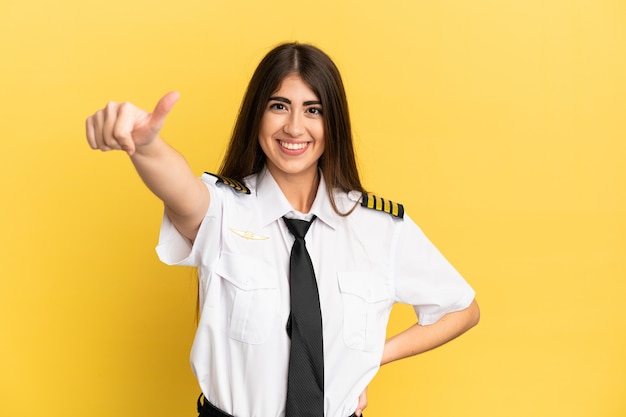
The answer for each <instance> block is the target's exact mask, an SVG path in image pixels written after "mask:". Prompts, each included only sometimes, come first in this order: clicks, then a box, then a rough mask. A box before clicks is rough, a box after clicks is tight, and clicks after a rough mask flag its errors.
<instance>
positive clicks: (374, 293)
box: [337, 272, 389, 303]
mask: <svg viewBox="0 0 626 417" xmlns="http://www.w3.org/2000/svg"><path fill="white" fill-rule="evenodd" d="M337 274H338V280H339V288H340V290H341V292H342V293H344V294H352V295H356V296H357V297H359V298H361V299H363V300H364V301H366V302H368V303H377V302H379V301H384V300H387V299H389V290H388V288H387V285H386V284H385V277H384V276H382V275H380V274H375V273H372V272H338V273H337Z"/></svg>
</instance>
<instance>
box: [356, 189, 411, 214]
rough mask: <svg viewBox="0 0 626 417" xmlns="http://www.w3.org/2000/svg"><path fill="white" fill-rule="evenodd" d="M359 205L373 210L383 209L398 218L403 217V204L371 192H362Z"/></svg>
mask: <svg viewBox="0 0 626 417" xmlns="http://www.w3.org/2000/svg"><path fill="white" fill-rule="evenodd" d="M361 205H362V206H363V207H367V208H371V209H374V210H379V211H384V212H385V213H389V214H391V215H392V216H393V217H398V218H400V219H402V218H403V217H404V206H403V205H402V204H400V203H394V202H393V201H390V200H385V199H384V198H380V197H376V196H375V195H374V194H372V193H367V194H363V197H362V198H361Z"/></svg>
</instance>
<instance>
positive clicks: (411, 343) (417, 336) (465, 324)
mask: <svg viewBox="0 0 626 417" xmlns="http://www.w3.org/2000/svg"><path fill="white" fill-rule="evenodd" d="M479 317H480V312H479V309H478V304H477V303H476V300H474V301H472V303H471V304H470V306H469V307H467V308H466V309H465V310H461V311H456V312H454V313H449V314H446V315H445V316H443V317H442V318H441V319H439V320H438V321H437V322H436V323H433V324H431V325H428V326H421V325H419V324H414V325H413V326H411V327H409V328H408V329H406V330H404V331H403V332H401V333H399V334H397V335H395V336H393V337H390V338H389V339H387V341H386V342H385V348H384V351H383V357H382V360H381V365H384V364H386V363H389V362H393V361H396V360H398V359H403V358H407V357H409V356H414V355H417V354H419V353H423V352H426V351H429V350H431V349H434V348H436V347H438V346H441V345H443V344H445V343H447V342H449V341H450V340H452V339H454V338H456V337H458V336H460V335H462V334H463V333H465V332H466V331H468V330H469V329H471V328H472V327H474V326H475V325H476V324H477V323H478V320H479Z"/></svg>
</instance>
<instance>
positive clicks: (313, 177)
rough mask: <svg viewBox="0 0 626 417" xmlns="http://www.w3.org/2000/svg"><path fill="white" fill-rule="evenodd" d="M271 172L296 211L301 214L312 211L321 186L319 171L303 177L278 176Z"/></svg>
mask: <svg viewBox="0 0 626 417" xmlns="http://www.w3.org/2000/svg"><path fill="white" fill-rule="evenodd" d="M270 172H271V174H272V176H273V177H274V180H275V181H276V183H277V184H278V187H279V188H280V190H281V191H282V192H283V194H284V195H285V197H286V198H287V201H289V204H291V207H293V209H294V210H296V211H299V212H301V213H308V212H309V211H311V206H313V201H315V196H316V195H317V189H318V187H319V184H320V175H319V172H318V171H317V169H316V170H315V172H312V173H311V174H302V175H280V174H279V175H276V174H275V173H274V172H272V170H270Z"/></svg>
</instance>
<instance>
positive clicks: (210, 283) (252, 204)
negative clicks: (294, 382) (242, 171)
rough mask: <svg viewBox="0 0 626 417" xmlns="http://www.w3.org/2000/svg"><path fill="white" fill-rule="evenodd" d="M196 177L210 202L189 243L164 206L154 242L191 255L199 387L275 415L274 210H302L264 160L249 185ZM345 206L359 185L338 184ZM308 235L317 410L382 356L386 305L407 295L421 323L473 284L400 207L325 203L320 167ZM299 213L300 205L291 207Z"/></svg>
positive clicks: (245, 413) (351, 400)
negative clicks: (316, 324) (318, 353)
mask: <svg viewBox="0 0 626 417" xmlns="http://www.w3.org/2000/svg"><path fill="white" fill-rule="evenodd" d="M202 180H203V181H204V182H205V183H206V186H207V187H208V188H209V191H210V193H211V202H210V206H209V209H208V211H207V213H206V216H205V217H204V220H203V221H202V224H201V226H200V229H199V231H198V235H197V237H196V240H195V241H194V242H193V244H192V243H191V242H190V241H189V240H188V239H186V238H184V237H183V236H182V235H181V234H180V233H179V232H178V231H177V230H176V228H175V227H174V226H173V225H172V223H171V222H170V220H169V219H168V217H167V216H165V217H164V219H163V224H162V227H161V234H160V238H159V245H158V246H157V253H158V255H159V257H160V259H161V260H162V261H163V262H165V263H166V264H170V265H192V266H197V267H198V275H199V279H200V286H199V288H200V312H201V318H200V322H199V324H198V329H197V331H196V336H195V340H194V344H193V347H192V351H191V364H192V368H193V371H194V374H195V376H196V378H197V379H198V382H199V384H200V388H201V389H202V392H203V393H204V395H205V397H206V398H207V399H208V400H209V401H210V402H211V403H213V404H214V405H215V406H217V407H219V408H220V409H222V410H223V411H225V412H227V413H229V414H231V415H234V416H236V417H284V415H285V398H286V390H287V367H288V361H289V344H290V339H289V337H288V335H287V332H286V328H285V326H286V323H287V318H288V316H289V254H290V250H291V246H292V244H293V241H294V238H293V236H292V235H291V234H290V233H289V231H288V230H287V227H286V225H285V223H284V221H283V219H282V218H281V217H282V216H285V215H287V216H292V217H293V216H299V214H298V213H296V212H294V210H293V208H292V207H291V206H290V204H289V202H288V201H287V199H286V198H285V196H284V195H283V193H282V192H281V190H280V188H279V187H278V185H277V184H276V182H275V180H274V178H273V177H272V175H271V174H270V173H269V171H267V169H264V170H262V171H261V172H260V173H259V174H258V175H251V176H250V177H248V178H246V180H245V184H246V185H247V186H248V188H249V189H250V191H251V194H245V193H243V192H239V191H236V190H235V189H233V188H231V187H229V186H228V185H225V184H223V183H217V184H216V177H214V176H211V175H208V174H204V175H203V176H202ZM335 199H336V203H337V205H338V207H339V209H340V210H341V211H343V212H345V211H348V210H349V209H350V208H352V207H353V206H354V205H355V204H358V202H359V200H360V194H359V193H356V192H355V193H349V194H346V193H343V192H336V193H335ZM309 214H314V215H316V216H317V219H316V220H315V221H314V222H313V224H312V225H311V227H310V229H309V231H308V233H307V235H306V238H305V239H306V246H307V249H308V251H309V254H310V256H311V259H312V262H313V265H314V270H315V275H316V278H317V282H318V289H319V294H320V303H321V311H322V321H323V339H324V340H323V341H324V376H325V381H324V415H325V416H326V417H348V416H350V415H351V414H352V413H353V412H354V410H355V409H356V406H357V403H358V397H359V394H361V392H362V391H363V390H364V389H365V388H366V387H367V385H368V384H369V382H370V381H371V380H372V378H373V377H374V375H375V374H376V372H377V371H378V368H379V366H380V360H381V357H382V352H383V346H384V342H385V335H386V326H387V321H388V318H389V313H390V310H391V307H392V305H393V304H394V303H396V302H400V303H405V304H410V305H413V306H414V309H415V311H416V313H417V316H418V319H419V323H420V324H422V325H427V324H432V323H434V322H436V321H437V320H438V319H439V318H441V317H442V316H443V315H445V314H446V313H449V312H452V311H458V310H462V309H464V308H466V307H468V306H469V305H470V303H471V302H472V300H473V299H474V291H473V289H472V288H471V287H470V286H469V285H468V284H467V283H466V282H465V280H464V279H463V278H462V277H461V276H460V275H459V274H458V273H457V271H456V270H455V269H454V268H453V267H452V266H451V265H450V264H449V263H448V261H447V260H446V259H445V258H444V257H443V256H442V255H441V253H440V252H439V251H438V250H437V249H436V248H435V247H434V246H433V245H432V243H431V242H430V241H429V240H428V239H427V238H426V237H425V236H424V234H423V233H422V231H421V230H420V229H419V228H418V227H417V226H416V225H415V223H414V222H413V221H412V220H411V219H410V218H409V217H408V216H407V215H405V216H404V219H400V218H397V217H393V216H392V215H390V214H388V213H385V212H382V211H377V210H374V209H370V208H366V207H362V206H361V205H360V204H359V205H358V206H357V207H356V209H355V210H354V212H353V213H352V214H350V215H348V216H345V217H342V216H340V215H338V214H337V213H336V212H335V211H334V210H333V208H332V206H331V204H330V200H329V198H328V195H327V192H326V186H325V184H324V181H323V178H322V180H321V181H320V186H319V189H318V191H317V195H316V198H315V201H314V203H313V206H312V207H311V211H310V213H309ZM300 216H301V214H300Z"/></svg>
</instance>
